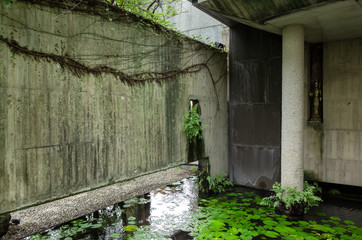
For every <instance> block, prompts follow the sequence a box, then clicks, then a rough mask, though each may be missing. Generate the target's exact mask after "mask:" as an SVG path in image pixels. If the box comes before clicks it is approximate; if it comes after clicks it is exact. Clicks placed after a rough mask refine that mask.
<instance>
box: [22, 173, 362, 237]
mask: <svg viewBox="0 0 362 240" xmlns="http://www.w3.org/2000/svg"><path fill="white" fill-rule="evenodd" d="M267 194H268V193H267V192H265V191H264V192H263V191H258V190H253V189H249V188H240V187H238V188H235V189H233V191H232V192H228V193H226V194H222V195H218V196H215V197H210V198H207V199H198V189H197V183H196V178H195V177H192V178H188V179H184V180H182V181H178V182H175V183H173V184H171V185H168V186H166V187H163V188H159V189H156V190H154V191H152V192H150V193H148V194H145V195H142V196H139V197H137V198H132V199H130V200H128V201H125V202H122V203H118V204H115V205H112V206H109V207H107V208H106V209H102V210H99V211H96V212H94V213H92V214H88V215H86V216H84V217H82V218H80V219H77V220H74V221H72V222H70V223H68V224H65V225H63V226H60V227H58V228H55V229H50V230H48V231H47V232H45V233H42V234H37V235H34V236H31V237H28V238H26V239H127V240H131V239H147V240H149V239H177V240H187V239H306V240H313V239H362V204H361V202H355V201H350V200H339V199H337V198H328V199H324V202H323V203H322V204H321V205H320V206H319V207H317V208H312V209H311V210H310V212H309V213H308V214H306V215H305V217H304V219H303V220H290V219H287V217H286V216H282V215H277V214H274V212H273V210H272V209H269V208H266V207H262V206H260V205H259V204H258V203H259V201H260V199H261V198H262V197H264V196H265V195H267ZM198 205H200V206H198Z"/></svg>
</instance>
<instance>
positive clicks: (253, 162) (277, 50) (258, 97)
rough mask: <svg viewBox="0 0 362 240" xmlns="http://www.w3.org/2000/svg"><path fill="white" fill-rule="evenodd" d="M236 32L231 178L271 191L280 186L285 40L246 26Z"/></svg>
mask: <svg viewBox="0 0 362 240" xmlns="http://www.w3.org/2000/svg"><path fill="white" fill-rule="evenodd" d="M230 32H231V34H230V102H229V112H230V113H229V126H230V128H229V142H230V150H229V151H230V156H229V157H230V170H229V171H230V176H231V179H232V181H233V182H234V183H236V184H239V185H244V186H250V187H255V188H261V189H269V188H271V187H272V185H273V183H274V182H276V181H278V182H280V131H281V125H280V124H281V123H280V121H281V78H282V76H281V64H282V61H281V54H282V52H281V37H280V36H277V35H274V34H270V33H267V32H265V31H261V30H258V29H254V28H251V27H248V26H245V25H242V24H240V25H238V26H235V27H232V28H231V29H230Z"/></svg>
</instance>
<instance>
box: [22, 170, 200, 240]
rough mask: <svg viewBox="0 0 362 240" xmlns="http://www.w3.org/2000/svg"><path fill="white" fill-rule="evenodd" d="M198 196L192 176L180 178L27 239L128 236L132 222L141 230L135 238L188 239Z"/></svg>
mask: <svg viewBox="0 0 362 240" xmlns="http://www.w3.org/2000/svg"><path fill="white" fill-rule="evenodd" d="M197 199H198V190H197V186H196V185H195V177H192V178H188V179H183V180H181V181H178V182H175V183H173V184H170V185H168V186H166V187H162V188H159V189H156V190H154V191H152V192H150V193H148V194H145V195H142V196H139V197H136V198H132V199H130V200H128V201H125V202H122V203H118V204H115V205H112V206H108V207H107V208H105V209H101V210H98V211H96V212H94V213H92V214H88V215H86V216H84V217H83V218H80V219H78V220H76V221H74V222H73V223H69V224H66V225H65V226H62V227H60V228H56V229H50V230H49V231H47V232H46V233H43V234H41V235H40V234H38V235H34V236H31V237H28V238H27V239H59V238H61V239H67V237H68V239H125V238H127V239H129V238H128V237H127V236H128V235H129V232H127V231H125V229H124V228H125V227H126V230H127V227H128V228H129V229H128V230H133V229H132V228H135V227H134V226H137V227H138V228H139V229H141V228H142V230H143V231H136V232H135V233H134V236H133V237H134V238H135V239H162V238H165V237H170V238H171V239H178V240H182V239H185V240H186V239H191V238H190V237H189V236H188V234H187V231H188V229H187V228H188V223H189V222H190V218H191V213H192V212H193V211H194V209H195V208H197Z"/></svg>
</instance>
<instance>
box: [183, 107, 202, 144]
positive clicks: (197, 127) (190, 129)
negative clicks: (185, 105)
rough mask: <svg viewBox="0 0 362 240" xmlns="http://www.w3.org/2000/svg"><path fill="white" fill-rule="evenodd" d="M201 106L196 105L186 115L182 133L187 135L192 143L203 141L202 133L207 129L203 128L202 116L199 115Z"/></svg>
mask: <svg viewBox="0 0 362 240" xmlns="http://www.w3.org/2000/svg"><path fill="white" fill-rule="evenodd" d="M198 108H199V105H198V104H195V105H194V106H193V107H192V108H191V109H190V110H189V112H188V113H187V114H186V115H185V119H184V125H183V126H182V131H184V132H185V133H186V138H187V140H188V141H189V142H190V143H192V142H195V141H196V140H197V139H202V134H201V131H202V130H203V129H204V128H205V127H203V126H201V122H200V115H199V113H198Z"/></svg>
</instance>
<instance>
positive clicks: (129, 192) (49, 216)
mask: <svg viewBox="0 0 362 240" xmlns="http://www.w3.org/2000/svg"><path fill="white" fill-rule="evenodd" d="M192 175H194V174H193V173H192V171H190V170H187V169H182V168H178V167H177V168H171V169H167V170H164V171H160V172H156V173H152V174H149V175H145V176H141V177H138V178H135V179H133V180H129V181H125V182H121V183H116V184H113V185H110V186H107V187H103V188H99V189H96V190H92V191H89V192H85V193H80V194H77V195H74V196H71V197H67V198H63V199H60V200H56V201H52V202H49V203H45V204H42V205H38V206H34V207H30V208H27V209H24V210H21V211H17V212H13V213H11V217H12V218H13V219H14V218H20V219H21V223H20V224H19V225H10V227H9V232H8V233H7V234H6V235H5V236H4V237H2V238H1V240H5V239H11V240H13V239H22V238H24V237H27V236H29V235H32V234H35V233H38V232H42V231H45V230H47V229H49V228H52V227H55V226H58V225H60V224H62V223H65V222H69V221H71V220H73V219H76V218H79V217H81V216H83V215H85V214H88V213H92V212H94V211H97V210H98V209H102V208H105V207H107V206H109V205H112V204H115V203H119V202H123V201H125V200H127V199H130V198H132V197H135V196H138V195H141V194H145V193H148V192H150V191H152V190H154V189H157V188H159V187H162V186H165V185H167V184H170V183H173V182H176V181H179V180H181V179H184V178H187V177H191V176H192Z"/></svg>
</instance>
